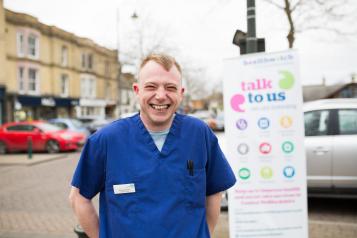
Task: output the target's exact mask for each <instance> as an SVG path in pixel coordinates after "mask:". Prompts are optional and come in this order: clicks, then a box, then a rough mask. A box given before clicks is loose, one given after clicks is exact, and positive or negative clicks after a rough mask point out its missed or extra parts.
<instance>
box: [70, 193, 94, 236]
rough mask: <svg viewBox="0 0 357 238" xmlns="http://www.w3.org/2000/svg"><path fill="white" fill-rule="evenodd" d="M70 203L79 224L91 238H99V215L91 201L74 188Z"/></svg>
mask: <svg viewBox="0 0 357 238" xmlns="http://www.w3.org/2000/svg"><path fill="white" fill-rule="evenodd" d="M69 201H70V203H71V206H72V209H73V211H74V213H75V214H76V217H77V219H78V221H79V224H80V225H81V226H82V228H83V230H84V232H85V233H86V234H87V235H88V236H89V237H90V238H98V237H99V222H98V215H97V212H96V210H95V208H94V206H93V203H92V201H91V200H89V199H87V198H85V197H83V196H82V195H81V194H80V193H79V189H78V188H76V187H72V189H71V192H70V194H69Z"/></svg>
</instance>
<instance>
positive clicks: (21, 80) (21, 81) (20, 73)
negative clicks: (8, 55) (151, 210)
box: [17, 67, 25, 93]
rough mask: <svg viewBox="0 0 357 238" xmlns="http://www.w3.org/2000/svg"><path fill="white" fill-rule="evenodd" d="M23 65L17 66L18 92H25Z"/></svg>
mask: <svg viewBox="0 0 357 238" xmlns="http://www.w3.org/2000/svg"><path fill="white" fill-rule="evenodd" d="M24 71H25V69H24V67H19V68H18V76H17V77H18V85H19V93H24V92H25V77H24V76H25V75H24Z"/></svg>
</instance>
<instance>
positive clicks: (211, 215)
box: [206, 192, 222, 236]
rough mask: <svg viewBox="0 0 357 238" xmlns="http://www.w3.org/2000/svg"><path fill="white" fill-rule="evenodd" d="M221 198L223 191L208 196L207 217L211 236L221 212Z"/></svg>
mask: <svg viewBox="0 0 357 238" xmlns="http://www.w3.org/2000/svg"><path fill="white" fill-rule="evenodd" d="M221 199H222V193H221V192H219V193H216V194H213V195H210V196H208V197H206V219H207V224H208V228H209V232H210V234H211V236H212V235H213V231H214V228H215V226H216V224H217V221H218V217H219V214H220V212H221Z"/></svg>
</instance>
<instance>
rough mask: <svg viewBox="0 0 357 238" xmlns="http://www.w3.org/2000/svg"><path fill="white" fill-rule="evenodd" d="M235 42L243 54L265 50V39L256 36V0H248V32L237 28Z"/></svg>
mask: <svg viewBox="0 0 357 238" xmlns="http://www.w3.org/2000/svg"><path fill="white" fill-rule="evenodd" d="M233 44H234V45H237V46H238V47H239V48H240V54H241V55H244V54H250V53H255V52H264V51H265V39H264V38H257V37H256V31H255V0H247V32H243V31H241V30H236V32H235V34H234V37H233Z"/></svg>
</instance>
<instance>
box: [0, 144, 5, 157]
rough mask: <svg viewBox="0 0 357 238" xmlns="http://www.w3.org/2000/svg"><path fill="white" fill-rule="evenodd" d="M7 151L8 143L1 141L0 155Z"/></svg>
mask: <svg viewBox="0 0 357 238" xmlns="http://www.w3.org/2000/svg"><path fill="white" fill-rule="evenodd" d="M5 153H6V145H5V143H4V142H2V141H0V155H3V154H5Z"/></svg>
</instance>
